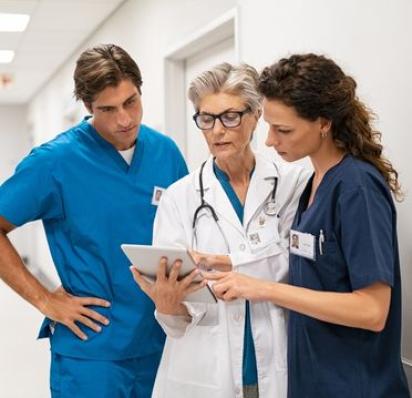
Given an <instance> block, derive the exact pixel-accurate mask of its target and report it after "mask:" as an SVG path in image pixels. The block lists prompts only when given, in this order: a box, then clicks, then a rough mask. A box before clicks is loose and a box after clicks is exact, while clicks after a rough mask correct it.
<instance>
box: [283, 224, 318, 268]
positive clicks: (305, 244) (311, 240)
mask: <svg viewBox="0 0 412 398" xmlns="http://www.w3.org/2000/svg"><path fill="white" fill-rule="evenodd" d="M315 243H316V237H315V236H314V235H312V234H306V233H303V232H299V231H295V230H293V229H292V230H291V231H290V236H289V252H290V253H292V254H295V255H296V256H301V257H305V258H308V259H309V260H313V261H315V260H316V251H315Z"/></svg>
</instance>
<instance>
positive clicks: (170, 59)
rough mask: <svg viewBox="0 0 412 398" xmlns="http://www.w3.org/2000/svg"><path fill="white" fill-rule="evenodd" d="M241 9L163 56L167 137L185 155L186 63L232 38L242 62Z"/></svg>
mask: <svg viewBox="0 0 412 398" xmlns="http://www.w3.org/2000/svg"><path fill="white" fill-rule="evenodd" d="M238 19H239V11H238V7H235V8H232V9H230V10H229V11H227V12H226V13H224V14H222V15H221V16H219V17H218V18H215V19H214V20H212V21H211V22H210V23H208V24H207V25H205V26H204V27H202V28H200V29H199V30H197V31H195V32H194V33H193V34H191V35H190V36H188V37H187V38H186V39H185V40H183V41H182V42H179V43H177V44H176V45H174V46H172V47H171V49H170V50H169V51H167V52H166V55H165V57H164V83H165V84H164V87H165V96H164V98H165V102H164V107H165V108H164V115H165V120H164V126H165V131H166V132H167V134H168V135H170V136H172V137H173V138H174V140H175V141H176V142H177V144H178V146H179V147H180V149H181V151H182V152H183V154H184V156H186V155H187V150H188V148H187V140H186V109H185V104H186V92H185V62H186V59H187V58H189V57H191V56H193V55H195V54H196V53H198V52H200V51H202V50H204V49H206V48H208V47H211V46H213V45H215V44H218V43H220V42H222V41H224V40H227V39H230V38H233V41H234V44H235V59H236V61H237V62H238V60H239V59H240V51H239V35H238Z"/></svg>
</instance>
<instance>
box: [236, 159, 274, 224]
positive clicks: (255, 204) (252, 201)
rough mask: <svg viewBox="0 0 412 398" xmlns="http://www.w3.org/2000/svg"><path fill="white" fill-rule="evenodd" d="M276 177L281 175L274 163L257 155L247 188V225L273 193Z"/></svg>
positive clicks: (244, 219)
mask: <svg viewBox="0 0 412 398" xmlns="http://www.w3.org/2000/svg"><path fill="white" fill-rule="evenodd" d="M275 177H278V178H279V175H278V171H277V168H276V167H275V165H274V163H273V162H270V161H268V160H265V159H264V158H262V157H261V156H259V155H256V166H255V170H254V172H253V174H252V179H251V180H250V183H249V188H248V190H247V195H246V202H245V210H244V214H243V225H244V226H245V227H247V226H248V225H249V222H250V221H251V220H252V218H253V217H254V216H255V214H256V211H257V210H258V209H259V208H260V207H261V206H262V205H263V204H264V203H266V201H267V199H268V197H269V195H270V194H271V193H272V190H273V184H274V178H275Z"/></svg>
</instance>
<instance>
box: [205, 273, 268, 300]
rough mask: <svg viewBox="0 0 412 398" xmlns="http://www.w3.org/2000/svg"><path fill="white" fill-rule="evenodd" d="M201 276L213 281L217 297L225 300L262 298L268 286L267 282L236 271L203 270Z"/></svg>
mask: <svg viewBox="0 0 412 398" xmlns="http://www.w3.org/2000/svg"><path fill="white" fill-rule="evenodd" d="M202 275H203V277H204V278H205V279H207V280H210V281H214V282H215V283H214V284H213V285H212V287H213V290H214V292H215V294H216V296H217V297H219V298H220V299H222V300H225V301H232V300H236V299H238V298H243V299H245V300H251V301H259V300H264V299H265V295H264V292H265V291H266V290H267V288H268V286H267V285H268V282H267V281H264V280H261V279H256V278H252V277H251V276H247V275H244V274H240V273H238V272H233V271H232V272H219V271H216V272H203V273H202Z"/></svg>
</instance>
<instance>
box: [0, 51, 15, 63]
mask: <svg viewBox="0 0 412 398" xmlns="http://www.w3.org/2000/svg"><path fill="white" fill-rule="evenodd" d="M13 58H14V51H11V50H0V64H8V63H10V62H11V61H13Z"/></svg>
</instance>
